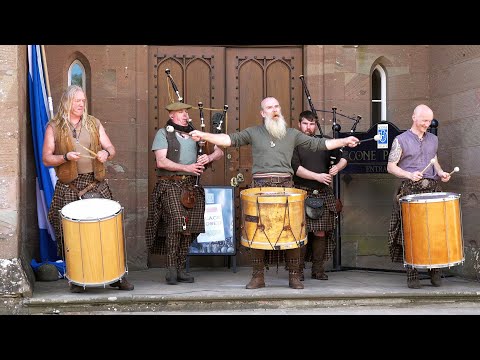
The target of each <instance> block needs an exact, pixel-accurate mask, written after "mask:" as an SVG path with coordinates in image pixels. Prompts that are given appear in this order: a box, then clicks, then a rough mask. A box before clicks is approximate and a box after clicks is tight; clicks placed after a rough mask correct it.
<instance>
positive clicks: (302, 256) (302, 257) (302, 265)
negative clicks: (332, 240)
mask: <svg viewBox="0 0 480 360" xmlns="http://www.w3.org/2000/svg"><path fill="white" fill-rule="evenodd" d="M306 253H307V245H303V246H302V247H301V248H300V269H299V272H300V281H304V280H305V274H304V270H305V254H306Z"/></svg>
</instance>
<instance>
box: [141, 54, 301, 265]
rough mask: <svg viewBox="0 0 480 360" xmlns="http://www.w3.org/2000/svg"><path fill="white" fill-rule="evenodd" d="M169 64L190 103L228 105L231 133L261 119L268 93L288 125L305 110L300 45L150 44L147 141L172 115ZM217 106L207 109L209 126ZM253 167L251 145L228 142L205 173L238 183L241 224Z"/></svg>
mask: <svg viewBox="0 0 480 360" xmlns="http://www.w3.org/2000/svg"><path fill="white" fill-rule="evenodd" d="M167 68H168V69H170V73H171V75H172V77H173V79H174V81H175V83H176V85H177V87H178V89H179V92H180V94H181V96H183V97H184V99H185V100H184V101H185V102H186V103H188V104H190V105H193V106H195V107H197V104H198V102H199V101H202V102H203V104H204V107H208V108H216V109H222V108H223V106H224V105H225V104H226V105H228V112H227V122H226V124H225V125H226V126H225V131H226V132H227V133H231V132H235V131H240V130H242V129H245V128H247V127H249V126H252V125H258V124H260V123H261V122H262V118H261V115H260V102H261V101H262V99H263V98H264V97H266V96H273V97H275V98H277V99H278V100H279V102H280V105H281V107H282V113H283V115H284V117H285V119H286V120H287V122H289V121H290V123H289V125H290V126H294V127H296V126H297V123H296V122H297V117H298V115H299V114H300V112H301V111H302V110H303V89H302V84H301V81H300V80H299V78H298V76H299V75H301V74H302V73H303V49H302V47H301V46H288V47H220V46H213V47H210V46H152V47H150V49H149V73H150V74H149V132H148V136H149V146H151V144H152V141H153V138H154V137H155V133H156V131H157V129H158V128H159V127H162V126H164V124H165V122H166V121H167V119H168V113H167V111H166V110H165V105H166V104H167V103H169V102H170V99H169V97H168V96H169V95H168V86H169V85H168V79H167V76H166V74H165V69H167ZM174 100H176V98H175V99H174ZM216 111H221V110H216ZM216 111H212V112H210V111H206V112H205V122H206V124H207V131H209V124H210V119H211V116H212V114H213V113H214V112H216ZM189 114H190V116H191V118H192V120H193V123H194V125H195V126H196V127H197V128H199V129H200V120H199V115H198V110H196V109H192V110H191V111H189ZM149 161H150V163H151V164H152V165H151V166H149V192H151V190H152V189H153V186H154V185H155V181H156V179H155V171H154V169H155V158H154V156H153V153H152V154H150V160H149ZM251 169H252V153H251V147H250V146H244V147H241V148H227V149H225V157H224V159H223V160H220V161H217V162H215V163H214V166H213V169H207V170H206V171H205V173H204V174H203V175H202V178H201V181H202V184H204V185H230V184H236V185H237V186H236V191H235V198H236V200H235V206H236V209H235V213H236V227H237V228H238V227H239V225H240V223H239V215H240V208H239V206H240V203H239V194H240V191H241V190H242V189H244V188H246V187H247V186H248V184H249V183H250V182H251V180H252V176H251ZM237 261H238V263H239V264H240V265H241V264H242V263H244V262H245V261H246V259H243V258H242V255H241V252H240V254H239V256H238V258H237Z"/></svg>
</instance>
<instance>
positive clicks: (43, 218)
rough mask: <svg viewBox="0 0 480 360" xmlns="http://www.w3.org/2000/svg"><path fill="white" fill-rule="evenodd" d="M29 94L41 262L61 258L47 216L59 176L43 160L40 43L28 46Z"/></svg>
mask: <svg viewBox="0 0 480 360" xmlns="http://www.w3.org/2000/svg"><path fill="white" fill-rule="evenodd" d="M28 96H29V99H28V101H29V104H30V121H31V124H32V136H33V149H34V156H35V170H36V173H37V179H36V180H37V181H36V183H37V217H38V227H39V230H40V257H41V260H42V262H46V261H57V260H59V257H58V255H57V244H56V241H55V232H54V230H53V227H52V226H51V225H50V223H49V222H48V219H47V214H48V208H49V206H50V203H51V202H52V198H53V190H54V188H55V182H56V179H57V177H56V175H55V171H54V169H53V168H51V167H46V166H45V165H43V162H42V148H43V138H44V135H45V130H46V125H47V122H48V118H49V116H48V105H47V104H48V102H47V101H48V100H47V92H46V87H45V79H44V70H43V61H42V56H41V47H40V45H28Z"/></svg>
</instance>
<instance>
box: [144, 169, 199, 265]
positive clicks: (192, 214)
mask: <svg viewBox="0 0 480 360" xmlns="http://www.w3.org/2000/svg"><path fill="white" fill-rule="evenodd" d="M195 180H196V178H195V176H188V177H186V178H185V179H184V180H181V181H172V180H165V179H159V180H157V183H156V184H155V188H154V189H153V191H152V193H151V195H150V199H149V202H148V216H147V224H146V226H145V242H146V245H147V249H148V251H149V252H150V253H152V254H160V255H165V254H166V241H165V240H166V236H167V234H171V233H183V232H187V233H191V234H192V240H194V239H195V237H196V235H198V234H199V233H203V232H205V215H204V213H205V190H204V189H203V187H202V186H201V185H200V186H194V185H195ZM190 186H191V187H193V189H194V192H195V206H194V207H193V208H192V209H187V208H185V207H184V206H183V205H182V204H181V202H180V198H181V194H182V189H183V188H185V187H190ZM183 217H185V219H186V226H187V229H186V230H183Z"/></svg>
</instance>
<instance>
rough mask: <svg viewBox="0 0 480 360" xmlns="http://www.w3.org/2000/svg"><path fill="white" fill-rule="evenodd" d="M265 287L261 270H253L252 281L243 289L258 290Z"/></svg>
mask: <svg viewBox="0 0 480 360" xmlns="http://www.w3.org/2000/svg"><path fill="white" fill-rule="evenodd" d="M263 287H265V276H264V273H263V269H262V270H261V271H260V270H253V274H252V279H251V280H250V282H249V283H248V284H247V286H246V287H245V288H247V289H260V288H263Z"/></svg>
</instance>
